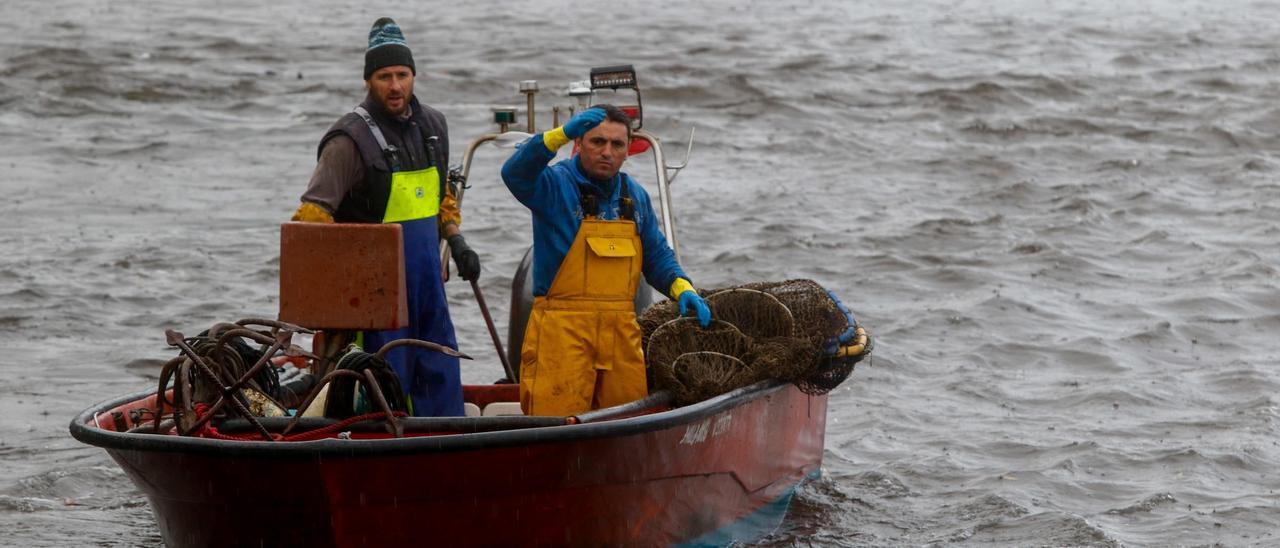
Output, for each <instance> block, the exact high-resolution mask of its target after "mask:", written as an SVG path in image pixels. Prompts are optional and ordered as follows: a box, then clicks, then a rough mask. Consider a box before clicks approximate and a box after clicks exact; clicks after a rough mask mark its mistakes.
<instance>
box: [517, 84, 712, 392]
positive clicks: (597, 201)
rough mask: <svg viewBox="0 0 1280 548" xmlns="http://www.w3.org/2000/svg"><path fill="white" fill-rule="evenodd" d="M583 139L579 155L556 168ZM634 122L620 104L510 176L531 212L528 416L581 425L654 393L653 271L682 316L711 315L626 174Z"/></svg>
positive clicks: (580, 120)
mask: <svg viewBox="0 0 1280 548" xmlns="http://www.w3.org/2000/svg"><path fill="white" fill-rule="evenodd" d="M569 141H573V142H574V143H575V144H576V145H577V147H578V154H576V155H574V156H573V157H572V158H571V159H569V160H566V161H562V162H558V163H556V164H554V165H551V166H548V165H547V164H548V163H549V162H550V161H551V160H552V159H553V158H554V157H555V156H556V151H557V150H558V149H559V148H560V147H562V146H564V145H565V144H568V143H569ZM630 144H631V119H630V117H628V116H627V115H626V114H625V113H623V112H622V111H621V110H620V109H618V108H617V107H615V106H613V105H598V106H595V107H592V108H590V109H587V110H584V111H582V112H580V113H578V114H577V115H575V116H574V117H573V118H571V119H570V120H569V122H568V123H566V124H565V125H564V126H562V127H558V128H556V129H553V130H551V131H547V132H545V133H541V134H538V135H534V136H533V137H531V138H529V139H528V140H526V141H525V142H524V143H523V144H522V145H521V146H520V148H519V149H518V150H517V151H516V153H515V154H513V155H512V156H511V157H510V158H509V159H507V162H506V164H504V165H503V166H502V180H503V181H504V182H505V183H506V184H507V188H508V189H510V190H511V193H512V194H513V195H515V197H516V199H517V200H519V201H520V203H522V204H524V205H525V207H528V208H529V209H530V211H532V212H533V295H534V300H533V311H532V313H531V314H530V316H529V325H528V327H527V328H526V330H525V336H524V348H522V349H521V352H520V407H521V409H522V410H523V411H524V412H525V414H526V415H572V414H575V413H581V412H583V411H587V410H590V409H599V408H602V407H610V406H614V405H618V404H622V403H626V402H629V401H634V400H637V399H640V398H643V397H645V396H646V395H647V394H648V385H647V383H646V376H645V366H644V355H643V354H642V352H641V349H640V326H639V324H637V323H636V314H635V305H634V304H633V303H634V299H635V296H636V290H637V289H638V288H639V281H640V274H641V273H642V272H643V274H644V277H645V280H646V281H648V283H649V285H651V286H653V287H654V288H657V289H658V290H659V291H662V292H664V293H665V294H667V295H670V296H671V297H673V298H675V299H676V300H677V301H678V302H679V307H680V314H681V315H684V314H686V313H687V312H689V311H694V312H696V314H697V317H698V321H699V322H700V323H701V324H702V326H703V327H706V326H707V325H708V324H709V323H710V321H711V311H710V309H708V308H707V305H706V303H705V302H703V300H702V297H700V296H698V292H697V291H695V290H694V289H693V285H692V284H691V283H690V281H689V277H688V276H687V275H685V273H684V271H683V270H682V269H681V268H680V265H679V264H678V263H677V262H676V259H675V254H674V253H672V251H671V247H670V246H669V245H668V244H667V239H666V237H665V236H663V234H662V232H661V231H660V230H658V222H657V216H656V215H654V212H653V205H652V203H651V202H650V201H649V194H648V193H647V192H645V190H644V188H643V187H641V186H640V185H639V184H637V183H636V182H635V180H633V179H632V178H631V176H629V175H627V174H626V173H622V172H621V171H620V169H621V168H622V162H623V161H625V160H626V159H627V150H628V148H629V146H630Z"/></svg>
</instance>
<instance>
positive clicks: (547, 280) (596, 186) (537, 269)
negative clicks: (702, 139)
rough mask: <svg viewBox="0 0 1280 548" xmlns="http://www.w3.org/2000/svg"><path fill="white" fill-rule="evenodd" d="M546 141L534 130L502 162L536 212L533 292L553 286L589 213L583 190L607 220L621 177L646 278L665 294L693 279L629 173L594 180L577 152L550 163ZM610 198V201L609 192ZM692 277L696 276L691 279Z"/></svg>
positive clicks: (510, 183) (615, 206)
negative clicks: (679, 281)
mask: <svg viewBox="0 0 1280 548" xmlns="http://www.w3.org/2000/svg"><path fill="white" fill-rule="evenodd" d="M555 156H556V154H555V152H552V151H551V150H550V149H548V148H547V146H546V145H545V144H543V142H542V134H538V135H534V136H533V137H531V138H529V139H528V140H526V141H525V142H524V143H523V144H521V145H520V146H519V148H517V150H516V152H515V154H512V155H511V157H510V158H508V159H507V162H506V163H505V164H503V166H502V181H503V182H504V183H506V184H507V188H508V189H510V190H511V194H512V195H514V196H515V197H516V199H517V200H519V201H520V203H522V204H524V205H525V207H528V208H529V211H531V212H532V213H533V294H534V295H535V296H543V295H546V294H547V291H548V290H550V289H551V282H552V280H554V279H555V276H556V272H557V271H558V270H559V269H560V263H561V262H563V261H564V256H565V254H566V253H568V252H569V247H570V246H571V245H573V240H574V238H575V237H577V235H578V228H579V227H581V226H582V219H583V218H584V217H585V215H584V212H583V211H582V195H583V193H584V192H590V193H594V194H596V195H597V196H599V200H597V202H598V203H599V204H600V211H597V212H595V214H596V216H597V217H598V218H600V219H604V220H613V219H617V218H618V216H619V203H620V201H621V198H622V197H621V195H620V193H619V189H620V188H621V187H622V185H621V184H620V182H621V180H622V178H624V177H625V178H626V180H627V185H626V186H627V187H628V188H629V189H630V192H631V199H632V200H633V202H634V204H635V221H636V232H638V233H639V234H640V241H641V244H642V245H643V246H644V264H643V266H642V267H641V271H642V272H643V273H644V279H645V281H647V282H649V285H651V286H653V287H654V288H656V289H657V290H658V291H659V292H661V293H662V294H663V295H666V294H667V293H668V292H669V291H670V290H671V284H672V283H673V282H675V281H676V278H684V279H686V280H688V279H689V276H688V275H686V274H685V273H684V271H683V270H681V269H680V264H679V263H677V262H676V257H675V254H674V253H672V251H671V246H670V245H668V244H667V238H666V236H663V235H662V231H661V230H660V229H659V226H658V223H659V221H658V216H657V215H656V214H654V212H653V203H652V202H651V201H650V200H649V193H648V192H646V191H645V190H644V188H642V187H641V186H640V185H639V184H638V183H636V182H635V180H633V179H631V176H630V175H627V174H626V173H622V172H619V173H618V175H616V176H614V178H613V180H611V181H606V182H603V183H598V182H594V181H592V180H591V179H589V178H587V175H586V174H585V173H583V171H582V168H581V167H580V164H579V163H578V156H577V155H575V156H573V158H570V159H568V160H565V161H562V162H557V163H556V164H554V165H551V166H548V165H547V163H548V162H550V161H551V160H552V159H553V158H555ZM606 196H607V197H608V199H607V200H606V199H605V197H606ZM690 281H692V280H690Z"/></svg>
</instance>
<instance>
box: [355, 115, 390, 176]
mask: <svg viewBox="0 0 1280 548" xmlns="http://www.w3.org/2000/svg"><path fill="white" fill-rule="evenodd" d="M353 112H355V113H356V114H357V115H359V116H360V117H361V118H363V119H364V123H366V124H368V125H369V131H370V132H372V133H373V140H375V141H377V142H378V148H381V149H382V155H383V156H384V157H386V159H387V166H388V167H390V168H391V171H393V172H395V171H400V156H399V155H398V154H396V152H397V150H396V147H394V146H392V145H390V144H387V138H386V137H385V136H383V135H382V128H379V127H378V124H377V122H374V121H373V116H372V115H371V114H369V111H367V110H365V109H364V107H362V106H356V108H355V109H353Z"/></svg>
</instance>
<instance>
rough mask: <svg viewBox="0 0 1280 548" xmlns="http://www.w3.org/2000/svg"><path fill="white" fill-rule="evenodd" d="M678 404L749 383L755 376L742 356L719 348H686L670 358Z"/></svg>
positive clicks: (686, 403) (691, 401)
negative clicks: (683, 351)
mask: <svg viewBox="0 0 1280 548" xmlns="http://www.w3.org/2000/svg"><path fill="white" fill-rule="evenodd" d="M671 369H672V372H673V374H674V377H675V380H676V381H677V383H676V384H675V385H673V386H672V387H671V390H672V392H674V393H675V400H676V404H677V405H689V404H691V403H696V402H700V401H702V400H706V399H709V398H714V397H716V396H719V395H720V394H723V393H725V392H728V391H730V390H735V389H738V388H741V387H743V386H746V385H748V384H751V383H752V382H753V381H754V380H755V376H754V374H753V373H752V371H751V369H750V368H748V367H747V365H746V364H745V363H743V362H742V360H740V359H738V358H736V357H734V356H730V355H727V354H721V353H719V352H707V351H701V352H687V353H684V354H681V355H680V356H679V357H677V358H676V361H675V362H672V364H671Z"/></svg>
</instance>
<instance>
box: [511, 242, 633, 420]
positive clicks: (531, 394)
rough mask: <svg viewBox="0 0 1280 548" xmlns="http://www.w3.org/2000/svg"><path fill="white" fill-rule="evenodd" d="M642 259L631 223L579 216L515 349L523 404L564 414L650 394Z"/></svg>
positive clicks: (531, 411) (529, 410) (535, 411)
mask: <svg viewBox="0 0 1280 548" xmlns="http://www.w3.org/2000/svg"><path fill="white" fill-rule="evenodd" d="M643 262H644V253H643V248H642V245H641V243H640V236H639V235H638V234H636V223H635V222H634V221H627V220H617V221H602V220H599V219H596V218H595V217H587V218H586V219H583V220H582V227H581V228H579V229H578V235H577V236H576V237H575V238H574V240H573V245H571V246H570V247H569V252H568V253H566V254H565V256H564V261H563V262H561V263H560V269H559V271H557V272H556V277H555V279H554V280H553V281H552V282H551V288H550V289H549V290H548V291H547V294H546V295H545V296H541V297H535V298H534V299H533V311H532V313H530V315H529V325H528V327H527V328H526V329H525V334H524V347H523V348H521V350H520V408H521V409H522V410H524V413H525V414H526V415H557V416H567V415H573V414H577V413H581V412H583V411H588V410H591V409H600V408H602V407H611V406H614V405H618V404H621V403H627V402H630V401H634V400H638V399H640V398H643V397H645V396H647V395H648V393H649V386H648V383H647V381H646V377H645V370H644V354H643V353H642V352H641V350H640V325H639V324H637V323H636V313H635V305H634V304H633V302H634V299H635V296H636V289H637V287H639V283H640V267H641V264H642V263H643Z"/></svg>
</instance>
